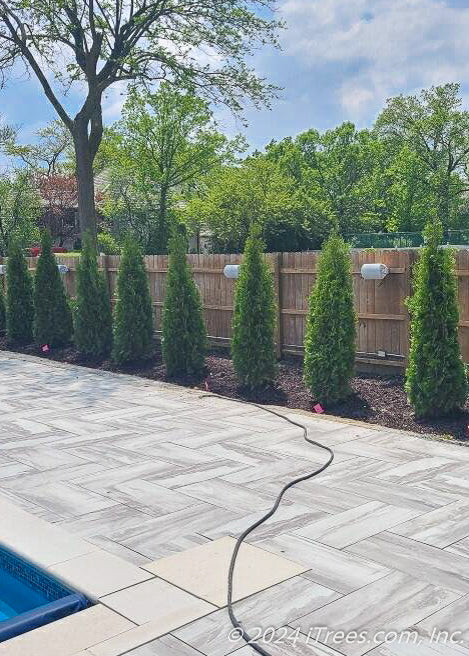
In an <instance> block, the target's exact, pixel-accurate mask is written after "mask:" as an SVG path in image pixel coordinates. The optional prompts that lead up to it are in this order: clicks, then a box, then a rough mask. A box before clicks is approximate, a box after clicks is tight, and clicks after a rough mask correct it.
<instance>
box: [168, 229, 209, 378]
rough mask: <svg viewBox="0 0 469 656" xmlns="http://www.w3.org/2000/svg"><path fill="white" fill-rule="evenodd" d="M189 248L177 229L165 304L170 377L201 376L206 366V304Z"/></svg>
mask: <svg viewBox="0 0 469 656" xmlns="http://www.w3.org/2000/svg"><path fill="white" fill-rule="evenodd" d="M186 250H187V245H186V237H185V235H184V234H182V232H181V231H180V230H178V229H175V230H174V234H173V235H172V237H171V241H170V255H169V264H168V274H167V277H166V294H165V299H164V307H163V360H164V363H165V365H166V371H167V374H168V376H187V375H194V376H199V375H201V374H202V373H203V371H204V367H205V359H204V356H205V346H206V332H205V326H204V320H203V315H202V306H201V302H200V297H199V291H198V289H197V287H196V285H195V282H194V280H193V278H192V273H191V271H190V270H189V266H188V263H187V257H186Z"/></svg>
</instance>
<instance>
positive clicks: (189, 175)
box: [99, 83, 243, 253]
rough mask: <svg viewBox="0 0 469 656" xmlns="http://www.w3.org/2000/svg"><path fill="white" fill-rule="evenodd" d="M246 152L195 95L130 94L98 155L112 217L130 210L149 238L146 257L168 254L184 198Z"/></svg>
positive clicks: (163, 90)
mask: <svg viewBox="0 0 469 656" xmlns="http://www.w3.org/2000/svg"><path fill="white" fill-rule="evenodd" d="M242 147H243V141H242V140H241V139H239V138H236V139H234V140H232V141H229V140H228V139H227V138H226V137H225V136H224V135H222V134H221V133H220V132H218V130H217V125H216V123H215V121H214V120H213V115H212V111H211V110H210V107H209V104H208V102H207V101H206V100H204V99H202V98H198V97H197V96H196V95H194V93H193V92H188V91H186V92H182V91H178V90H176V89H174V88H173V87H172V86H171V85H170V84H168V83H163V84H161V85H160V87H159V89H158V91H157V92H155V93H150V92H138V91H136V90H132V91H131V93H130V94H129V97H128V99H127V101H126V102H125V104H124V108H123V111H122V119H121V120H120V121H119V122H118V123H116V124H115V125H114V126H113V128H112V129H111V130H108V132H107V134H106V137H105V139H104V141H103V146H102V153H100V155H99V156H100V160H101V162H102V165H103V166H106V171H107V175H108V177H109V178H110V180H111V185H110V187H108V194H107V196H108V206H109V215H110V218H111V219H114V221H115V214H116V211H117V212H118V211H119V208H120V209H121V210H124V211H127V210H130V211H131V221H132V223H133V224H134V225H133V226H132V227H133V228H134V229H135V228H136V227H137V226H138V227H140V229H141V230H143V232H144V233H145V237H146V239H145V242H146V243H145V245H146V246H147V248H146V252H151V253H166V252H167V246H168V239H169V234H170V226H171V222H172V220H173V219H174V213H175V210H176V208H177V205H178V203H179V200H180V198H181V197H182V196H190V194H191V193H192V191H193V190H194V189H196V188H197V187H198V186H199V185H200V184H201V181H202V180H203V179H204V178H205V177H206V176H207V174H208V173H210V172H211V171H212V170H213V169H214V168H216V167H218V166H220V165H221V164H222V163H225V162H227V161H231V160H232V159H233V157H234V154H235V152H236V151H238V150H239V149H241V148H242ZM126 179H127V183H126V182H125V180H126ZM123 181H124V184H122V182H123ZM129 195H130V197H131V198H132V202H131V203H130V204H127V203H126V196H127V197H128V196H129ZM142 201H143V204H144V205H143V207H142V205H141V203H142ZM139 204H140V206H139ZM139 214H140V215H141V218H143V222H142V221H140V220H139Z"/></svg>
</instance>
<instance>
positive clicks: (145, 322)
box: [113, 236, 153, 364]
mask: <svg viewBox="0 0 469 656" xmlns="http://www.w3.org/2000/svg"><path fill="white" fill-rule="evenodd" d="M152 351H153V306H152V301H151V296H150V286H149V283H148V276H147V272H146V269H145V263H144V261H143V255H142V253H141V251H140V248H139V247H138V244H137V243H136V241H135V239H133V238H132V237H130V236H129V237H127V239H126V240H125V244H124V250H123V252H122V256H121V259H120V266H119V277H118V280H117V304H116V308H115V311H114V346H113V358H114V360H115V361H116V362H117V363H118V364H124V363H126V362H131V361H132V360H141V359H143V358H148V357H149V356H150V355H151V354H152Z"/></svg>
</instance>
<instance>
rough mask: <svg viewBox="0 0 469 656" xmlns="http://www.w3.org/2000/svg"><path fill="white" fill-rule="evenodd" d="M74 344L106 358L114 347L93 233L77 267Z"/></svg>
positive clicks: (85, 353)
mask: <svg viewBox="0 0 469 656" xmlns="http://www.w3.org/2000/svg"><path fill="white" fill-rule="evenodd" d="M74 323H75V344H76V345H77V348H78V350H79V351H80V353H82V354H83V355H85V356H88V357H95V358H100V357H105V356H107V355H108V354H109V353H110V351H111V348H112V312H111V304H110V302H109V294H108V290H107V283H106V280H105V278H104V275H103V274H102V273H101V272H100V271H99V269H98V262H97V257H96V248H95V246H94V243H93V240H92V238H91V235H89V234H86V235H85V243H84V247H83V250H82V253H81V256H80V261H79V263H78V266H77V298H76V303H75V322H74Z"/></svg>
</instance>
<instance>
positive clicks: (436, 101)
mask: <svg viewBox="0 0 469 656" xmlns="http://www.w3.org/2000/svg"><path fill="white" fill-rule="evenodd" d="M459 90H460V85H459V84H445V85H443V86H438V87H431V88H430V89H424V90H423V91H422V92H421V94H420V95H419V96H402V95H401V96H397V97H396V98H391V99H390V100H388V102H387V105H386V107H385V109H384V110H383V111H382V112H381V114H380V116H379V117H378V119H377V121H376V125H375V130H376V133H377V134H378V135H379V136H381V137H382V138H384V140H385V142H386V147H387V149H389V150H390V151H395V152H397V151H399V150H400V149H402V148H404V147H406V148H407V149H408V151H410V152H412V153H413V154H414V158H417V160H418V162H419V163H420V170H421V175H420V181H421V182H420V183H419V184H425V185H426V187H427V189H426V196H427V206H433V207H434V209H435V213H436V214H437V215H438V218H439V220H440V221H441V222H442V224H443V228H451V227H459V225H458V217H459V216H460V212H459V209H460V206H461V204H462V203H463V202H464V200H465V196H466V195H467V192H468V191H469V168H468V167H469V111H466V110H462V109H461V105H462V98H461V97H460V95H459ZM414 170H415V169H414ZM414 229H415V227H414Z"/></svg>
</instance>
